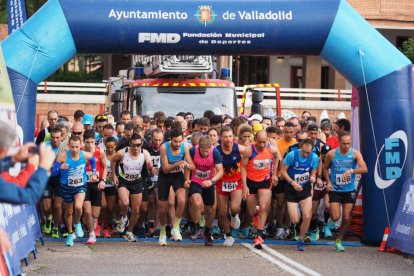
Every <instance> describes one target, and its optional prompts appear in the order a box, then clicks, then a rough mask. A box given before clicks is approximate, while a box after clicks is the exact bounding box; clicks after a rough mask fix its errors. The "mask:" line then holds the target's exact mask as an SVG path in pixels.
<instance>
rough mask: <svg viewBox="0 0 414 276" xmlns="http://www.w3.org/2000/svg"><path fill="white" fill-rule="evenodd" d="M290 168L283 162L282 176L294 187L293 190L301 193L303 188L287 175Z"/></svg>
mask: <svg viewBox="0 0 414 276" xmlns="http://www.w3.org/2000/svg"><path fill="white" fill-rule="evenodd" d="M288 168H289V167H288V166H287V165H286V164H285V163H283V162H282V167H281V169H280V174H281V175H282V176H283V178H284V179H286V181H287V182H288V183H289V184H290V185H292V186H293V188H294V189H295V190H296V191H298V192H300V191H302V190H303V188H302V186H300V185H299V183H297V182H296V181H295V180H294V179H292V178H291V177H290V176H289V174H288V173H287V170H288Z"/></svg>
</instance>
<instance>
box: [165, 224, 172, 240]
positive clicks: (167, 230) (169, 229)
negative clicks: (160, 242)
mask: <svg viewBox="0 0 414 276" xmlns="http://www.w3.org/2000/svg"><path fill="white" fill-rule="evenodd" d="M171 229H172V228H171V226H170V225H167V226H165V231H166V233H167V238H169V239H171Z"/></svg>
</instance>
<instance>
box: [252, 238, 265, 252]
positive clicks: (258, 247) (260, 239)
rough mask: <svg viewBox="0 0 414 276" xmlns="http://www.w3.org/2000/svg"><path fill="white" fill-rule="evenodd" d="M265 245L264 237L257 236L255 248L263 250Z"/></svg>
mask: <svg viewBox="0 0 414 276" xmlns="http://www.w3.org/2000/svg"><path fill="white" fill-rule="evenodd" d="M263 243H264V240H263V239H262V237H260V236H256V238H255V239H254V241H253V245H254V248H256V249H262V248H263V247H262V244H263Z"/></svg>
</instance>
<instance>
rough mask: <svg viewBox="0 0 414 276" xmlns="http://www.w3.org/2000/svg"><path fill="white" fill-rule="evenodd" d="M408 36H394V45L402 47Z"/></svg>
mask: <svg viewBox="0 0 414 276" xmlns="http://www.w3.org/2000/svg"><path fill="white" fill-rule="evenodd" d="M409 38H410V37H409V36H397V37H396V38H395V46H396V47H397V48H398V49H402V45H403V43H404V42H405V41H407V40H408V39H409Z"/></svg>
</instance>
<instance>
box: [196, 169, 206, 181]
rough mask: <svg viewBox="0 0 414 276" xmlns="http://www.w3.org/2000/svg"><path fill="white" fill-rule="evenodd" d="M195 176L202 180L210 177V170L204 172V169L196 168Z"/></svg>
mask: <svg viewBox="0 0 414 276" xmlns="http://www.w3.org/2000/svg"><path fill="white" fill-rule="evenodd" d="M195 176H196V177H197V178H199V179H202V180H206V179H210V171H206V172H204V171H200V170H196V171H195Z"/></svg>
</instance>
